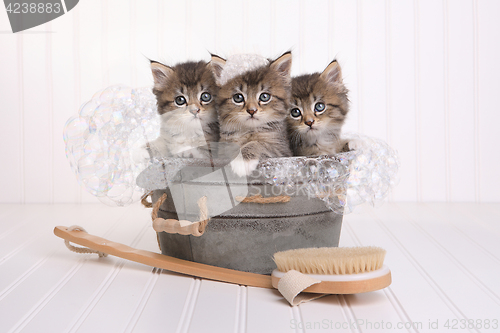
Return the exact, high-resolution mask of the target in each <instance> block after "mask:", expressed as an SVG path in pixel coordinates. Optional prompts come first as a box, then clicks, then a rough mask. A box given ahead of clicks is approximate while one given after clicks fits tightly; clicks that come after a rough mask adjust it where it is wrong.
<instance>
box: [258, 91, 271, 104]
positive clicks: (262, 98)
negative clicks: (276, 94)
mask: <svg viewBox="0 0 500 333" xmlns="http://www.w3.org/2000/svg"><path fill="white" fill-rule="evenodd" d="M270 99H271V95H269V94H268V93H262V94H260V96H259V100H260V101H261V102H264V103H265V102H269V100H270Z"/></svg>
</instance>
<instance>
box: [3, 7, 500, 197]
mask: <svg viewBox="0 0 500 333" xmlns="http://www.w3.org/2000/svg"><path fill="white" fill-rule="evenodd" d="M499 17H500V1H498V0H442V1H436V0H357V1H354V0H335V1H334V0H331V1H328V0H314V1H305V0H272V1H265V0H251V1H250V0H244V1H233V0H203V1H202V0H186V1H173V0H172V1H162V0H157V1H154V0H147V1H146V0H143V1H139V0H131V1H123V0H108V1H99V0H82V1H80V3H79V4H78V5H77V6H76V7H75V9H73V10H72V11H70V12H68V13H67V14H66V15H64V16H62V17H60V18H58V19H56V20H54V21H52V22H49V23H47V24H45V25H42V26H39V27H35V28H33V29H30V30H28V31H26V32H21V33H17V34H12V33H11V32H10V25H9V22H8V18H7V14H6V12H5V10H3V8H2V9H0V142H1V148H0V156H1V162H0V184H1V187H2V189H3V190H2V191H1V192H0V203H82V202H83V203H86V202H96V199H95V198H94V197H92V196H91V195H89V194H87V193H86V192H85V191H83V190H81V189H80V187H79V185H78V184H77V182H76V178H75V176H74V175H73V174H72V171H71V170H70V167H69V164H68V162H67V161H66V157H65V153H64V142H63V140H62V129H63V126H64V123H65V122H66V120H67V119H68V118H69V117H70V116H71V115H74V114H76V112H77V111H78V108H79V106H80V105H81V104H82V103H84V102H85V101H87V100H88V99H89V98H90V97H91V96H92V95H93V93H94V92H96V91H97V90H99V89H101V88H104V87H107V86H109V85H112V84H119V83H121V84H125V85H129V86H132V87H139V86H149V85H151V83H152V78H151V74H150V70H149V67H148V65H149V64H148V60H147V58H151V59H157V60H161V61H164V62H165V63H167V64H174V63H176V62H179V61H183V60H186V59H205V60H208V59H209V52H212V53H217V54H220V55H222V56H228V55H231V54H233V53H236V52H252V53H255V52H257V53H260V54H262V55H265V56H268V57H274V56H278V55H279V54H281V53H282V52H284V51H287V50H289V49H291V50H292V51H293V55H294V63H293V68H292V71H293V74H294V75H298V74H302V73H308V72H314V71H322V70H323V69H324V67H325V66H326V65H327V64H328V63H329V62H330V61H331V60H332V59H334V58H337V59H338V60H339V62H340V64H341V65H342V68H343V74H344V79H345V82H346V85H347V86H348V88H349V89H350V99H351V111H350V114H349V119H348V121H347V123H346V125H345V130H346V131H349V132H359V133H363V134H366V135H370V136H375V137H378V138H381V139H383V140H385V141H387V142H388V143H389V144H390V145H391V146H393V147H394V148H395V149H397V151H398V152H399V155H400V159H401V171H400V178H401V181H400V183H399V185H398V186H397V187H396V188H395V189H394V191H393V193H392V194H391V196H390V200H392V201H419V202H427V201H448V202H461V201H474V202H491V201H500V194H499V191H498V189H499V187H500V176H499V175H500V172H498V171H497V169H498V165H500V154H499V151H500V149H499V147H498V146H499V144H500V131H499V130H498V125H499V124H500V93H499V91H500V80H499V77H500V61H498V59H500V45H499V43H500V19H499Z"/></svg>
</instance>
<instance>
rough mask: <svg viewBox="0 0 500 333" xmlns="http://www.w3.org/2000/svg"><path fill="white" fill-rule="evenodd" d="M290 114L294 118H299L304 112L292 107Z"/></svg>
mask: <svg viewBox="0 0 500 333" xmlns="http://www.w3.org/2000/svg"><path fill="white" fill-rule="evenodd" d="M290 115H291V116H292V117H293V118H298V117H300V116H301V115H302V112H300V110H299V109H297V108H295V109H292V111H290Z"/></svg>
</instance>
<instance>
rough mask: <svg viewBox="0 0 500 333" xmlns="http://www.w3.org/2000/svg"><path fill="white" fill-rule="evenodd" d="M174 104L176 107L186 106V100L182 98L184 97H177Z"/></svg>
mask: <svg viewBox="0 0 500 333" xmlns="http://www.w3.org/2000/svg"><path fill="white" fill-rule="evenodd" d="M175 104H177V105H178V106H181V105H184V104H186V99H185V98H184V96H177V97H176V98H175Z"/></svg>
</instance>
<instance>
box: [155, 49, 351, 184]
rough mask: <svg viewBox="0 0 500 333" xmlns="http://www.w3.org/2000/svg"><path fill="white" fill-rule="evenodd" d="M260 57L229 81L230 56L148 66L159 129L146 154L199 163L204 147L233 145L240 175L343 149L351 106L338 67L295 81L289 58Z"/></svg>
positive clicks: (301, 77) (285, 56)
mask: <svg viewBox="0 0 500 333" xmlns="http://www.w3.org/2000/svg"><path fill="white" fill-rule="evenodd" d="M262 59H263V60H261V59H257V60H258V61H257V62H255V63H254V64H253V65H252V64H250V65H248V64H247V67H246V68H245V70H244V71H242V72H241V73H236V74H231V75H229V76H228V72H230V67H231V64H229V65H228V62H230V60H231V58H229V59H228V61H226V60H225V59H223V58H221V57H218V56H216V55H212V59H211V61H210V62H209V63H206V62H203V61H200V62H186V63H182V64H178V65H176V66H173V67H169V66H165V65H163V64H160V63H158V62H154V61H152V62H151V69H152V72H153V77H154V89H153V93H154V94H155V95H156V98H157V104H158V112H159V114H160V115H161V119H162V124H161V134H160V137H159V138H158V139H157V140H155V141H153V142H150V143H149V147H150V152H154V154H158V155H160V156H183V157H195V158H203V157H207V152H206V145H207V143H209V142H217V141H221V142H230V143H236V144H238V145H239V146H240V149H241V154H242V157H243V159H242V160H241V159H235V160H233V161H232V163H231V166H232V169H233V171H234V172H235V173H236V174H238V175H240V176H242V175H248V174H249V173H250V172H252V171H253V170H254V169H255V168H256V166H257V164H258V163H259V161H260V160H262V159H264V158H268V157H284V156H292V155H296V156H318V155H332V154H336V153H338V152H339V151H341V150H342V148H343V142H342V140H341V139H340V132H341V128H342V125H343V123H344V120H345V117H346V114H347V112H348V110H349V108H348V98H347V89H346V88H345V86H344V85H343V83H342V74H341V69H340V66H339V65H338V63H337V61H335V60H334V61H333V62H331V63H330V64H329V65H328V66H327V68H326V69H325V70H324V71H323V72H322V73H314V74H308V75H301V76H298V77H294V78H292V77H291V76H290V70H291V61H292V56H291V53H290V52H286V53H284V54H283V55H281V56H280V57H278V58H277V59H274V60H266V59H264V58H262ZM240 60H241V59H240ZM248 66H250V67H248ZM252 66H253V67H252ZM239 67H241V66H239ZM203 147H205V148H203Z"/></svg>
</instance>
